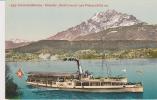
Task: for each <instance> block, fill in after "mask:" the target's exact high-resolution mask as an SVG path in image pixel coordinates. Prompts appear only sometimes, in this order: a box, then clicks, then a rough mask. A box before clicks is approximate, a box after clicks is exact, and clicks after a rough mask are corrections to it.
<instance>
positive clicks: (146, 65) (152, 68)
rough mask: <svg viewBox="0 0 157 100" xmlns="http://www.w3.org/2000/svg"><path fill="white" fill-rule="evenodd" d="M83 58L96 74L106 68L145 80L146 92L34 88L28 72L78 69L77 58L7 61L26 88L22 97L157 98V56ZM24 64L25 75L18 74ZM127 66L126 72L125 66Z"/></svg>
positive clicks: (112, 71)
mask: <svg viewBox="0 0 157 100" xmlns="http://www.w3.org/2000/svg"><path fill="white" fill-rule="evenodd" d="M101 62H102V61H101V60H81V61H80V63H81V65H82V68H83V69H84V70H87V69H88V71H90V72H92V74H93V75H94V76H104V75H107V74H106V68H107V67H109V68H110V69H111V74H112V75H113V76H116V75H123V76H127V77H128V80H129V81H131V82H136V81H141V82H142V83H143V85H144V93H82V92H67V91H61V90H53V89H50V88H34V87H30V86H27V84H26V82H25V81H26V79H27V74H26V73H27V72H29V71H43V72H76V71H77V66H76V62H70V61H40V62H7V63H6V64H7V65H8V66H9V67H10V69H11V72H10V75H11V76H12V77H13V79H14V82H15V83H16V84H17V85H18V86H19V88H20V89H19V90H20V91H21V92H22V95H21V96H20V98H22V99H42V98H43V99H117V98H119V99H154V98H157V78H156V77H157V59H127V60H126V59H125V60H107V61H104V67H102V66H101ZM19 68H22V70H23V72H24V77H23V78H22V79H20V78H18V77H17V76H16V72H17V70H18V69H19ZM123 69H126V73H125V72H123V71H122V70H123Z"/></svg>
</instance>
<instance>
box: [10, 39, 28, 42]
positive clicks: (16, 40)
mask: <svg viewBox="0 0 157 100" xmlns="http://www.w3.org/2000/svg"><path fill="white" fill-rule="evenodd" d="M8 41H12V42H13V43H24V42H25V43H26V42H29V41H28V40H22V39H10V40H8Z"/></svg>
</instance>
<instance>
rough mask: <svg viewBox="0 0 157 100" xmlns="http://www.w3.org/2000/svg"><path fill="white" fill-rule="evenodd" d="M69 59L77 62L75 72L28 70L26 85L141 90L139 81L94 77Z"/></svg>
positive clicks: (103, 89)
mask: <svg viewBox="0 0 157 100" xmlns="http://www.w3.org/2000/svg"><path fill="white" fill-rule="evenodd" d="M71 61H76V62H77V67H78V71H77V72H76V73H56V72H29V73H28V79H27V83H28V85H32V86H36V87H48V88H57V89H59V90H66V91H80V92H143V86H142V83H141V82H137V83H131V82H128V80H127V77H118V76H116V77H111V76H108V77H101V78H100V77H99V78H94V77H93V75H92V74H91V73H90V72H88V71H85V72H83V70H82V67H81V65H80V62H79V60H78V59H75V58H74V59H71Z"/></svg>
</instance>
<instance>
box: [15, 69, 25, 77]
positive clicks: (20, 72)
mask: <svg viewBox="0 0 157 100" xmlns="http://www.w3.org/2000/svg"><path fill="white" fill-rule="evenodd" d="M16 75H17V76H18V77H19V78H22V76H23V75H24V74H23V72H22V69H21V68H19V70H18V71H17V72H16Z"/></svg>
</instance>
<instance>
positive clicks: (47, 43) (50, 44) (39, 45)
mask: <svg viewBox="0 0 157 100" xmlns="http://www.w3.org/2000/svg"><path fill="white" fill-rule="evenodd" d="M134 48H157V41H151V40H114V41H112V40H108V41H107V40H106V41H101V40H91V41H89V40H82V41H67V40H41V41H37V42H32V43H30V44H28V45H25V46H22V47H18V48H14V49H12V50H13V51H15V52H21V53H38V52H41V51H43V50H46V51H47V52H50V53H51V54H63V53H74V52H75V51H78V50H88V49H90V50H96V51H97V52H100V51H102V49H103V50H119V49H122V50H124V49H134Z"/></svg>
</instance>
